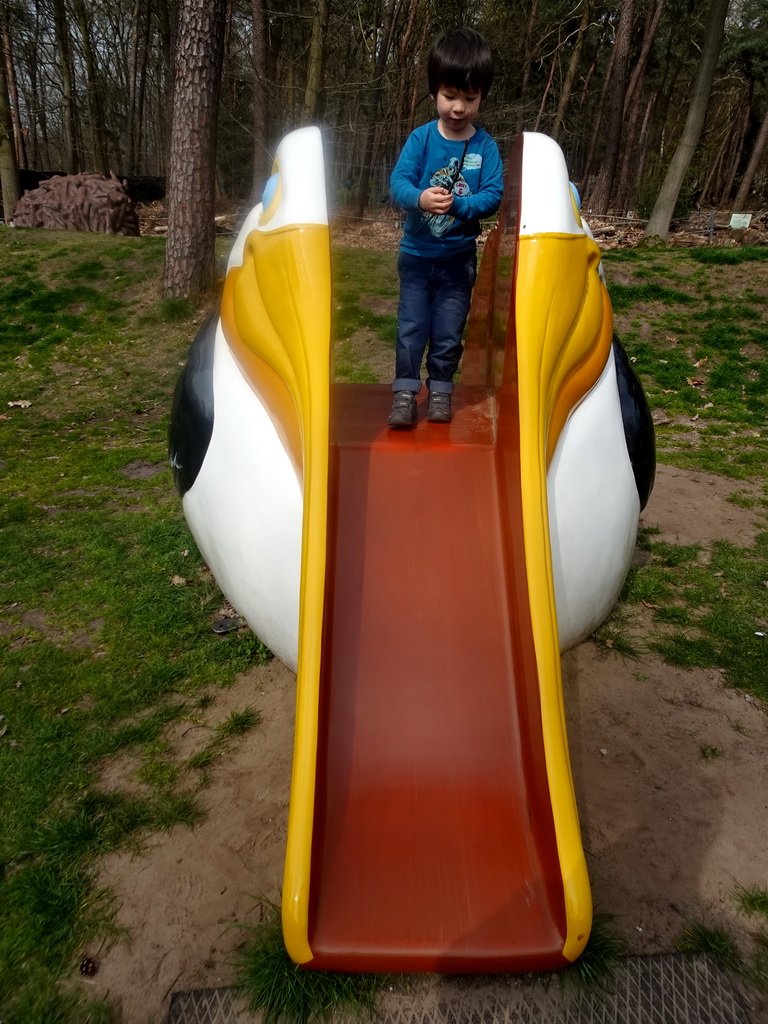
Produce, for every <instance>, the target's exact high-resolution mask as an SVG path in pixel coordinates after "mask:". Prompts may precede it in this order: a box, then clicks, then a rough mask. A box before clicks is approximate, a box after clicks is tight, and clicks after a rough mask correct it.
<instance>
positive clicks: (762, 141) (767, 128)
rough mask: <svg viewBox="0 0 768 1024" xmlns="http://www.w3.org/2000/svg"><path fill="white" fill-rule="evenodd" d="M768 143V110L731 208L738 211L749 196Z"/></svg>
mask: <svg viewBox="0 0 768 1024" xmlns="http://www.w3.org/2000/svg"><path fill="white" fill-rule="evenodd" d="M766 143H768V110H766V112H765V117H764V118H763V123H762V124H761V125H760V131H759V132H758V133H757V138H756V139H755V145H754V146H753V148H752V155H751V156H750V158H749V163H748V164H747V169H746V171H745V172H744V177H743V178H742V179H741V184H740V185H739V190H738V192H737V193H736V198H735V199H734V200H733V209H734V210H735V211H736V212H737V213H738V212H740V211H741V210H742V209H743V208H744V205H745V204H746V202H747V199H748V197H749V190H750V189H751V188H752V182H753V181H754V179H755V174H756V173H757V168H758V167H759V166H760V161H761V160H762V157H763V153H764V152H765V146H766Z"/></svg>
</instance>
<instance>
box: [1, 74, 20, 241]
mask: <svg viewBox="0 0 768 1024" xmlns="http://www.w3.org/2000/svg"><path fill="white" fill-rule="evenodd" d="M0 189H1V190H2V196H3V217H4V218H5V222H6V224H9V223H10V221H11V218H12V217H13V209H14V207H15V206H16V203H18V201H19V169H18V166H17V164H16V150H15V149H14V145H13V125H12V124H11V106H10V103H9V102H8V83H7V81H6V77H5V66H4V64H3V62H2V61H0Z"/></svg>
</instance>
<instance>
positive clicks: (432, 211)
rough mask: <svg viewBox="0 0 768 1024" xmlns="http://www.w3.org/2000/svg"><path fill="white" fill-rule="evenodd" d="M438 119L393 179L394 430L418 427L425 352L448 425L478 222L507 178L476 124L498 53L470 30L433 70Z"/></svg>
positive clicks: (410, 144) (435, 406) (454, 39)
mask: <svg viewBox="0 0 768 1024" xmlns="http://www.w3.org/2000/svg"><path fill="white" fill-rule="evenodd" d="M427 77H428V81H429V92H430V96H431V97H432V99H433V100H434V101H435V104H436V106H437V120H436V121H431V122H430V123H429V124H426V125H422V126H421V128H417V129H416V130H415V131H414V132H412V133H411V135H410V137H409V138H408V141H407V142H406V143H405V145H404V146H403V150H402V152H401V154H400V158H399V160H398V161H397V164H396V166H395V169H394V171H393V172H392V178H391V182H390V184H391V189H392V196H393V198H394V200H395V202H396V203H397V204H398V205H399V206H401V207H402V208H403V209H404V210H406V211H407V217H406V220H405V226H404V228H403V238H402V241H401V243H400V255H399V257H398V264H397V266H398V272H399V274H400V304H399V306H398V313H397V344H396V356H395V381H394V383H393V384H392V390H393V391H394V393H395V397H394V401H393V403H392V412H391V413H390V416H389V425H390V427H391V428H392V429H393V430H407V429H408V428H410V427H412V426H413V425H414V424H415V423H416V417H417V413H416V394H417V393H418V392H419V391H420V390H421V379H420V374H421V361H422V358H423V356H424V350H425V348H426V346H427V341H429V351H428V352H427V388H428V389H429V406H428V412H427V419H429V420H430V421H431V422H432V423H450V421H451V392H452V391H453V375H454V374H455V373H456V370H457V368H458V365H459V360H460V359H461V354H462V352H463V347H462V343H461V336H462V333H463V331H464V324H465V323H466V320H467V315H468V313H469V306H470V300H471V298H472V286H473V285H474V283H475V274H476V271H477V257H476V253H475V239H476V238H477V236H478V235H479V234H480V218H482V217H489V216H491V214H493V213H495V212H496V211H497V210H498V208H499V204H500V203H501V196H502V192H503V187H504V186H503V180H502V172H501V159H500V157H499V150H498V147H497V146H496V143H495V142H494V141H493V139H492V138H491V137H490V135H488V133H487V132H485V131H484V130H483V129H482V128H478V127H475V125H474V124H473V122H474V120H475V117H476V116H477V112H478V109H479V107H480V101H481V99H485V97H486V95H487V94H488V90H489V89H490V87H491V82H492V80H493V60H492V57H491V50H490V47H489V46H488V44H487V42H486V41H485V39H483V37H482V36H481V35H480V34H479V33H478V32H475V31H474V30H473V29H470V28H456V29H451V30H450V31H448V32H445V33H444V34H443V35H442V36H441V37H440V38H439V39H438V40H437V42H436V43H435V45H434V46H433V47H432V50H431V52H430V54H429V62H428V64H427Z"/></svg>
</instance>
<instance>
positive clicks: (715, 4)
mask: <svg viewBox="0 0 768 1024" xmlns="http://www.w3.org/2000/svg"><path fill="white" fill-rule="evenodd" d="M728 2H729V0H712V6H711V7H710V9H709V17H708V18H707V24H706V31H705V36H704V45H703V47H702V50H701V57H700V58H699V67H698V70H697V72H696V81H695V82H694V85H693V93H692V95H691V103H690V106H689V108H688V116H687V118H686V121H685V127H684V128H683V134H682V135H681V136H680V141H679V142H678V144H677V148H676V150H675V153H674V155H673V157H672V160H671V162H670V165H669V168H668V170H667V173H666V176H665V178H664V181H663V183H662V186H661V190H660V192H659V195H658V198H657V199H656V203H655V205H654V207H653V210H652V211H651V216H650V219H649V221H648V223H647V225H646V227H645V233H644V235H643V238H651V237H655V236H658V237H659V238H662V239H664V240H666V239H667V238H668V237H669V222H670V221H671V220H672V214H673V212H674V209H675V204H676V203H677V197H678V196H679V195H680V189H681V187H682V184H683V179H684V178H685V175H686V172H687V170H688V168H689V167H690V165H691V160H692V159H693V154H694V150H695V149H696V146H697V145H698V143H699V138H700V137H701V130H702V128H703V127H704V120H705V118H706V115H707V106H708V104H709V94H710V92H711V91H712V82H713V80H714V77H715V67H716V65H717V58H718V56H719V55H720V49H721V47H722V45H723V33H724V31H725V16H726V14H727V13H728Z"/></svg>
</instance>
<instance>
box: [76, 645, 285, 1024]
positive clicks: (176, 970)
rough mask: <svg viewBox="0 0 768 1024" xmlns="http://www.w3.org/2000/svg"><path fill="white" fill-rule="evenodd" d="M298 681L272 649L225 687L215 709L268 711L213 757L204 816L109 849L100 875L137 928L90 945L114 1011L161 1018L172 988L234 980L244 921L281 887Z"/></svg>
mask: <svg viewBox="0 0 768 1024" xmlns="http://www.w3.org/2000/svg"><path fill="white" fill-rule="evenodd" d="M294 683H295V677H294V675H293V673H292V672H290V671H289V670H288V669H287V668H285V666H283V665H282V664H281V663H280V662H278V661H273V662H271V663H270V664H269V665H266V666H263V667H258V668H254V669H252V670H251V671H250V672H248V673H247V674H245V675H243V676H241V677H240V678H239V679H238V681H237V682H236V684H235V685H234V686H233V687H231V688H230V689H229V690H225V691H221V693H220V697H219V698H218V699H217V702H216V705H215V709H216V712H217V715H216V717H219V712H220V713H221V714H220V717H224V715H225V714H226V713H227V712H228V711H230V710H232V709H234V708H242V707H244V706H247V705H253V706H254V707H255V708H256V709H257V710H258V711H259V712H260V714H261V723H260V725H259V726H257V727H256V728H255V729H254V730H253V731H252V732H250V733H248V734H247V735H246V736H245V737H243V738H242V739H241V740H239V741H238V743H237V746H236V749H235V750H234V752H232V753H230V754H226V755H224V756H222V757H221V758H220V759H219V760H218V763H217V764H215V765H214V767H213V768H212V772H211V774H212V781H211V784H210V785H209V786H208V788H207V789H206V790H205V791H204V793H203V798H202V799H203V805H204V807H205V808H206V811H207V816H206V818H205V820H204V821H202V822H201V823H200V824H199V825H196V826H195V827H194V828H191V829H186V828H176V829H174V830H173V831H172V832H169V833H168V834H166V835H160V836H158V837H156V838H155V839H153V841H152V843H151V845H150V847H149V848H148V849H147V850H146V851H145V852H144V853H143V854H141V855H140V856H132V855H131V854H130V853H119V854H114V855H111V856H109V857H107V858H105V861H104V865H103V869H102V871H101V876H100V882H101V883H102V884H104V885H108V886H111V887H112V889H113V890H114V891H115V892H116V894H117V897H118V902H119V911H118V914H117V923H118V926H119V927H122V928H125V929H126V931H127V935H128V938H127V940H126V941H120V942H118V943H117V944H116V945H114V946H113V947H112V948H111V949H108V950H106V951H103V950H102V951H97V950H89V951H88V953H89V955H92V956H95V958H96V959H97V961H98V964H99V970H98V973H97V974H96V976H95V977H94V978H93V981H92V985H91V986H89V987H93V988H95V990H96V991H97V992H98V993H99V994H100V995H105V996H108V997H109V998H110V999H111V1000H112V1001H113V1003H114V1005H115V1008H116V1020H117V1021H119V1022H125V1024H128V1022H131V1024H161V1022H162V1021H163V1020H165V1015H166V1013H167V1010H168V1002H169V997H170V994H171V992H173V991H175V990H183V989H189V988H206V987H211V986H216V985H223V984H227V983H228V982H230V981H231V977H232V974H231V967H230V961H231V954H232V950H233V949H234V948H235V947H236V946H237V945H238V944H239V943H241V942H242V940H243V932H242V930H241V929H239V928H237V927H235V925H236V924H247V923H248V922H253V921H254V920H258V915H259V908H258V904H257V900H258V899H259V898H260V897H267V898H268V899H271V900H276V899H278V898H279V889H280V884H281V882H282V871H283V859H284V853H285V836H286V825H287V814H288V790H289V786H290V771H291V755H292V747H293V694H294ZM200 745H202V741H200Z"/></svg>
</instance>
